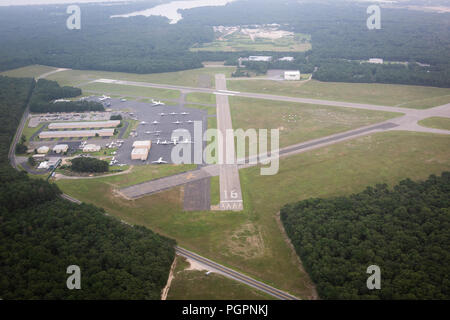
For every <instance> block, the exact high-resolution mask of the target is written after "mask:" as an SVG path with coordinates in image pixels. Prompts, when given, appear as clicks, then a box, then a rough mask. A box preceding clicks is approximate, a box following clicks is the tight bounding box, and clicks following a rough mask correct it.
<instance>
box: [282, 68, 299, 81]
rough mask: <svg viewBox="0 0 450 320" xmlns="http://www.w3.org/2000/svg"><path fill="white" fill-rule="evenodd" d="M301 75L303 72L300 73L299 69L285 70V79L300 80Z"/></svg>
mask: <svg viewBox="0 0 450 320" xmlns="http://www.w3.org/2000/svg"><path fill="white" fill-rule="evenodd" d="M300 77H301V74H300V71H299V70H296V71H285V72H284V80H288V81H298V80H300Z"/></svg>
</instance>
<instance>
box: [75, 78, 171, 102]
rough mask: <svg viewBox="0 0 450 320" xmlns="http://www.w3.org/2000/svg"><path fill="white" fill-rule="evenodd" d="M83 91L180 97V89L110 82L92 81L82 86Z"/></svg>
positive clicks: (169, 97)
mask: <svg viewBox="0 0 450 320" xmlns="http://www.w3.org/2000/svg"><path fill="white" fill-rule="evenodd" d="M81 89H82V90H83V92H93V93H102V94H119V95H124V96H127V95H134V96H139V97H150V98H156V99H168V100H176V99H179V97H180V91H178V90H169V89H158V88H148V87H139V86H132V85H122V84H109V83H101V82H92V83H89V84H86V85H83V86H82V87H81Z"/></svg>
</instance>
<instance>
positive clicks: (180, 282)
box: [167, 256, 274, 300]
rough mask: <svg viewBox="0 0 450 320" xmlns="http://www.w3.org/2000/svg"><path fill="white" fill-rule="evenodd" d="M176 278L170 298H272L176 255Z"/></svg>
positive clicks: (170, 291)
mask: <svg viewBox="0 0 450 320" xmlns="http://www.w3.org/2000/svg"><path fill="white" fill-rule="evenodd" d="M176 263H177V265H176V267H175V270H174V278H173V280H172V284H171V286H170V290H169V293H168V295H167V299H168V300H271V299H274V298H272V297H271V296H269V295H267V294H265V293H264V292H261V291H259V290H256V289H254V288H252V287H249V286H247V285H245V284H243V283H240V282H238V281H236V280H232V279H229V278H226V277H224V276H222V275H220V274H217V273H210V274H209V275H206V274H205V273H206V271H202V270H194V269H190V264H189V262H188V261H186V260H185V259H184V258H182V257H179V256H177V257H176Z"/></svg>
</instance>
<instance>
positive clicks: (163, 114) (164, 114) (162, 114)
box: [158, 112, 167, 117]
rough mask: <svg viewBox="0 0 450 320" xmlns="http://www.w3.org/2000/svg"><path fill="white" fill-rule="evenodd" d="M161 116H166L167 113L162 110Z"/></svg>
mask: <svg viewBox="0 0 450 320" xmlns="http://www.w3.org/2000/svg"><path fill="white" fill-rule="evenodd" d="M158 114H159V115H160V116H161V117H164V116H167V113H164V112H161V113H158Z"/></svg>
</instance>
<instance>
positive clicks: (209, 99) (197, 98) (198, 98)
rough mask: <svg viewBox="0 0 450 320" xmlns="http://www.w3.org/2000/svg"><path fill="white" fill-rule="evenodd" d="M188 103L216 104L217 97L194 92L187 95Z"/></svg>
mask: <svg viewBox="0 0 450 320" xmlns="http://www.w3.org/2000/svg"><path fill="white" fill-rule="evenodd" d="M186 101H187V102H191V103H204V104H214V105H215V104H216V96H215V95H214V94H209V93H202V92H192V93H188V94H187V95H186Z"/></svg>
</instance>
